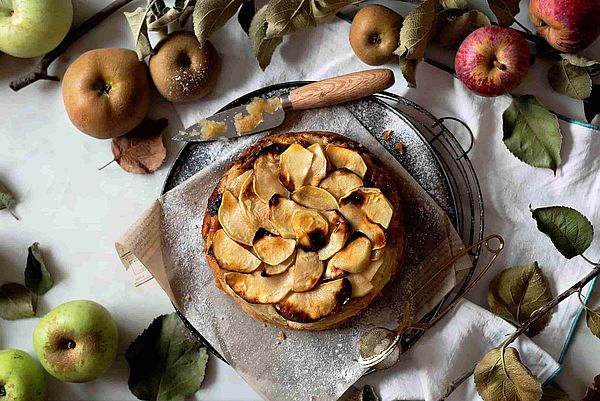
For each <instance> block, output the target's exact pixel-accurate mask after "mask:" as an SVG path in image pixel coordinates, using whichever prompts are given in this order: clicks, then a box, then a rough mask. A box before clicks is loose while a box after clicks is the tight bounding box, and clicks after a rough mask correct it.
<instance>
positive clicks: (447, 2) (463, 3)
mask: <svg viewBox="0 0 600 401" xmlns="http://www.w3.org/2000/svg"><path fill="white" fill-rule="evenodd" d="M440 6H442V8H443V9H445V10H466V9H467V8H468V7H469V3H467V0H440Z"/></svg>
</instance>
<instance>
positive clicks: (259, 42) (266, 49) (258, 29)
mask: <svg viewBox="0 0 600 401" xmlns="http://www.w3.org/2000/svg"><path fill="white" fill-rule="evenodd" d="M267 7H268V6H267V5H264V6H262V8H261V9H260V10H258V11H257V12H256V14H255V15H254V18H252V23H251V24H250V30H249V32H248V35H249V37H250V46H251V47H252V50H253V51H254V55H255V56H256V59H257V60H258V65H259V66H260V68H262V69H263V70H264V69H265V68H267V66H268V65H269V63H270V62H271V57H272V56H273V52H274V51H275V49H276V48H277V46H279V45H280V44H281V42H282V41H283V38H273V39H267V20H266V17H267V15H266V13H267Z"/></svg>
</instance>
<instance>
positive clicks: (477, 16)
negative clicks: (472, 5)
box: [436, 10, 491, 47]
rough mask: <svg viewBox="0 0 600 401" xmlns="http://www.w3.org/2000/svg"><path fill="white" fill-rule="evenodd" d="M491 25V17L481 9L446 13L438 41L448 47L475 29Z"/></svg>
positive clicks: (457, 42) (454, 44) (458, 42)
mask: <svg viewBox="0 0 600 401" xmlns="http://www.w3.org/2000/svg"><path fill="white" fill-rule="evenodd" d="M489 25H491V22H490V19H489V18H488V17H487V15H485V14H484V13H482V12H481V11H479V10H470V11H468V12H466V13H464V14H462V15H459V16H456V15H452V14H448V15H446V21H445V22H444V24H443V25H442V27H441V28H440V30H439V32H438V34H437V36H436V41H437V42H438V43H439V44H440V45H442V46H446V47H451V46H456V45H459V44H460V43H462V41H463V40H465V38H466V37H467V36H468V35H469V34H470V33H471V32H473V31H474V30H476V29H478V28H481V27H483V26H489Z"/></svg>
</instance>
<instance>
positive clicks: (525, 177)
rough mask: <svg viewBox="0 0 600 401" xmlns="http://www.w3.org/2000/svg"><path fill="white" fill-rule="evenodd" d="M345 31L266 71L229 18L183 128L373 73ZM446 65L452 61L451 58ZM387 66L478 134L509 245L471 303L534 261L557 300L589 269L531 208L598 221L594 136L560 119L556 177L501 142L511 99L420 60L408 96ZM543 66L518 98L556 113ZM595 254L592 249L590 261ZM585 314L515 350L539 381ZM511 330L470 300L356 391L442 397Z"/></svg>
mask: <svg viewBox="0 0 600 401" xmlns="http://www.w3.org/2000/svg"><path fill="white" fill-rule="evenodd" d="M386 5H389V2H387V3H386ZM349 27H350V24H349V23H347V22H345V21H343V20H341V19H338V18H333V19H332V20H331V21H329V22H328V23H325V24H322V25H319V26H318V27H316V28H313V29H310V30H307V31H305V32H303V33H302V34H300V35H292V36H290V37H288V38H286V39H284V43H283V44H282V45H281V46H280V48H279V49H277V50H276V52H275V54H274V56H273V59H272V61H271V65H270V66H269V67H268V68H267V69H266V71H265V72H262V71H261V70H260V68H259V67H258V64H257V62H256V60H255V58H254V55H253V54H252V52H251V50H250V47H249V42H248V38H247V36H246V34H245V32H244V31H243V30H242V29H241V27H240V26H239V24H238V23H237V21H235V18H234V19H232V20H230V21H229V22H228V23H227V24H226V26H225V27H224V28H223V29H221V30H220V31H219V32H217V33H216V34H215V35H214V36H213V37H212V38H211V41H212V42H213V44H214V45H215V46H216V48H217V49H222V52H223V57H222V71H221V79H219V81H218V83H217V86H216V88H215V90H214V91H213V92H212V94H211V95H209V96H208V97H206V98H204V99H202V100H200V101H197V102H194V103H191V104H185V105H176V106H175V108H176V111H177V113H178V114H179V116H180V118H181V120H182V123H183V125H184V126H188V125H191V124H193V123H194V122H195V120H196V119H197V117H199V116H209V115H211V114H213V113H214V112H216V111H217V110H218V109H219V108H221V107H222V106H223V105H225V104H226V103H228V102H229V101H231V100H233V99H235V98H237V97H239V96H241V95H243V94H245V93H247V92H250V91H253V90H255V89H258V88H261V87H264V86H268V85H271V84H275V83H279V82H285V81H294V80H318V79H323V78H328V77H331V76H335V75H339V74H344V73H348V72H353V71H358V70H363V69H366V68H369V66H367V65H365V64H363V63H361V62H360V60H358V59H357V58H356V57H355V55H354V53H353V52H352V49H351V48H350V45H349V42H348V31H349ZM431 53H432V54H435V57H440V59H441V61H444V57H446V58H447V54H446V53H449V52H447V51H446V52H443V51H436V49H434V50H433V51H432V52H431ZM432 58H433V57H432ZM446 62H447V63H451V60H450V61H447V60H446ZM449 65H451V64H449ZM386 67H389V68H392V69H393V70H394V72H395V75H396V84H395V85H394V86H393V87H392V88H391V89H390V91H392V92H394V93H397V94H400V95H402V96H406V97H408V98H409V99H411V100H414V101H416V102H417V103H418V104H420V105H421V106H423V107H425V108H427V109H428V110H429V111H431V112H432V113H433V114H434V115H436V116H438V117H442V116H453V117H458V118H461V119H462V120H463V121H465V122H466V123H467V124H468V125H469V126H470V127H471V129H472V130H473V132H474V135H475V142H474V147H473V150H472V151H471V153H470V158H471V161H472V162H473V164H474V166H475V170H476V171H477V174H478V177H479V180H480V184H481V186H482V192H483V196H484V201H485V207H486V210H485V213H486V215H485V230H486V233H498V234H501V235H502V236H503V237H504V238H505V240H506V248H505V251H504V252H503V253H502V255H501V257H500V259H499V260H498V261H497V262H496V267H495V269H494V270H492V273H490V274H488V276H487V277H486V278H485V279H484V280H483V282H482V283H481V284H480V285H479V286H478V287H477V288H476V290H475V291H474V292H473V294H471V295H470V297H469V298H470V299H472V300H473V301H474V302H476V303H478V304H479V305H482V306H483V307H487V303H486V301H485V291H486V289H487V287H488V284H489V282H490V281H491V279H492V278H493V276H494V274H495V273H494V272H498V271H499V270H500V269H501V268H504V267H507V266H515V265H526V264H529V263H531V262H533V261H534V260H537V261H538V262H539V263H540V266H541V268H542V270H543V271H544V273H545V274H546V276H547V277H548V279H549V281H550V284H551V287H552V291H553V293H555V294H558V293H559V292H562V291H563V290H565V289H566V288H567V287H569V286H570V285H572V284H573V283H574V282H576V281H578V279H579V278H581V277H582V276H583V275H584V274H585V273H586V272H587V271H589V266H588V265H587V264H585V262H583V261H582V260H580V259H577V258H576V259H573V260H570V261H567V260H565V259H564V258H563V257H562V256H561V255H560V254H559V253H558V252H557V251H556V250H555V249H554V248H553V246H552V244H551V243H550V241H549V240H548V239H547V238H546V237H545V236H544V235H543V234H541V233H540V232H538V231H537V229H536V226H535V223H534V221H533V220H532V218H531V214H530V211H529V205H530V204H531V205H532V206H533V207H538V206H547V205H555V204H564V205H568V206H571V207H575V208H577V209H578V210H580V211H581V212H583V213H584V214H586V215H587V216H588V217H589V218H590V219H591V221H598V219H599V218H600V208H599V207H598V200H596V197H595V196H594V195H593V194H594V193H598V190H600V177H598V176H597V175H596V174H595V173H594V172H595V171H597V169H598V165H599V163H600V161H599V160H598V159H597V158H596V157H595V155H597V154H598V151H599V150H600V137H597V135H598V133H597V132H596V131H594V130H591V129H587V128H583V127H580V126H577V125H573V124H568V123H565V122H562V121H561V129H562V130H563V134H564V144H563V150H562V157H563V163H562V164H561V167H560V168H559V169H558V171H557V174H556V176H554V175H553V174H552V172H551V171H549V170H541V169H534V168H532V167H529V166H527V165H525V164H523V163H522V162H520V161H519V160H517V159H516V158H515V157H514V156H512V155H511V154H510V153H509V151H508V150H507V149H506V147H505V146H504V144H503V143H502V112H503V111H504V109H506V107H508V105H509V104H510V101H511V99H510V97H508V96H501V97H497V98H482V97H479V96H476V95H474V94H473V93H471V92H469V91H468V90H467V89H466V88H465V87H464V86H463V85H462V83H461V82H460V81H458V80H457V79H455V78H454V77H453V76H452V75H450V74H448V73H447V72H445V71H442V70H440V69H438V68H436V67H433V66H431V65H429V64H427V63H421V64H420V65H419V67H418V69H417V82H418V85H419V87H418V90H414V89H408V88H407V86H406V83H405V81H404V80H403V79H402V76H401V74H400V71H399V69H398V68H397V67H396V66H395V65H394V64H390V65H386ZM542 67H543V66H540V65H535V66H534V68H533V71H532V72H531V73H530V75H529V76H528V80H527V81H526V82H525V83H524V84H523V85H522V86H521V87H520V88H519V93H532V94H536V95H538V94H540V93H541V94H542V95H543V94H545V95H546V96H540V99H541V100H542V101H543V102H544V101H547V102H548V104H549V105H550V106H551V107H553V106H559V107H560V106H561V105H562V103H564V102H565V101H564V100H562V99H561V100H557V99H556V98H559V97H558V96H553V97H551V96H548V95H549V94H550V92H549V90H548V87H544V85H539V81H540V80H541V79H543V77H545V72H543V71H545V70H543V68H542ZM540 71H542V72H540ZM540 77H542V78H540ZM561 102H562V103H561ZM576 117H578V118H579V119H581V118H582V117H581V116H576ZM449 127H450V128H451V129H453V130H454V131H455V132H457V136H459V132H460V126H459V125H457V126H453V125H451V124H449ZM460 139H461V138H460V136H459V140H460ZM463 139H464V138H463ZM465 142H466V141H465ZM465 147H466V144H465ZM597 250H598V249H597V248H594V249H591V250H590V255H593V254H594V253H595V251H597ZM579 311H580V307H579V304H578V301H577V300H576V298H575V297H571V298H570V299H568V300H567V301H565V302H563V303H561V304H560V305H559V306H558V307H557V308H556V310H555V313H554V315H553V317H552V319H551V321H550V323H549V325H548V327H547V328H546V329H545V330H544V331H543V332H542V333H541V334H539V335H538V336H536V337H534V338H533V340H532V341H531V340H528V339H525V338H523V339H522V340H521V342H519V343H518V344H519V347H523V348H522V349H523V350H524V351H523V352H522V353H521V356H522V358H523V359H524V361H525V363H526V364H527V365H528V366H529V368H530V369H531V370H532V371H533V373H534V374H535V375H537V376H538V377H539V379H540V380H541V381H542V382H544V381H546V380H548V379H549V378H551V377H552V376H553V375H554V374H556V373H558V370H559V364H558V362H557V361H559V360H560V359H561V355H562V353H563V348H565V346H566V344H567V341H565V338H567V337H568V335H569V333H570V330H571V327H572V325H573V323H574V320H575V318H576V317H577V315H578V313H579ZM513 329H514V328H513V327H512V326H511V325H510V324H508V323H506V322H505V321H504V320H502V319H500V318H499V317H496V316H494V315H493V314H491V313H490V312H487V311H486V310H485V309H483V308H481V307H477V306H476V305H474V304H473V303H470V302H464V303H462V304H461V306H460V307H457V309H456V310H455V311H454V312H453V313H452V314H451V315H449V316H448V317H447V318H445V319H444V320H443V321H442V322H440V323H439V324H438V325H437V326H436V327H435V328H434V329H432V330H431V331H430V332H429V333H427V334H426V335H425V336H424V338H422V339H421V340H420V341H419V343H418V345H417V346H416V347H415V348H413V349H412V350H411V351H409V352H408V354H407V355H406V356H405V357H404V359H403V361H401V362H400V363H399V364H398V365H396V366H395V367H394V368H392V369H389V370H386V371H382V372H378V373H377V374H375V375H371V376H369V377H367V378H365V379H363V380H362V381H361V382H360V383H359V384H360V385H362V384H367V383H368V384H372V385H374V386H375V388H376V389H378V391H379V392H380V395H381V396H382V398H383V399H384V400H394V399H419V400H421V399H424V400H428V401H429V400H436V399H438V398H439V397H440V396H441V395H442V394H443V393H444V392H445V390H446V388H447V386H448V384H449V383H450V382H452V381H453V380H455V379H457V378H458V377H460V376H462V375H463V374H464V373H465V372H467V371H469V370H470V369H471V368H472V367H473V365H474V364H475V363H476V362H477V361H478V360H479V359H481V357H482V356H483V354H484V353H485V352H486V351H487V350H489V349H490V348H493V347H495V346H498V345H500V344H501V343H502V341H503V339H504V338H505V336H506V334H509V333H510V332H511V331H512V330H513ZM450 399H451V400H463V401H464V400H476V399H479V396H478V395H477V393H476V391H475V389H474V385H473V381H472V379H470V380H467V381H466V382H465V383H464V384H463V385H462V386H461V387H460V388H459V389H458V390H457V391H455V393H454V394H453V396H452V397H451V398H450Z"/></svg>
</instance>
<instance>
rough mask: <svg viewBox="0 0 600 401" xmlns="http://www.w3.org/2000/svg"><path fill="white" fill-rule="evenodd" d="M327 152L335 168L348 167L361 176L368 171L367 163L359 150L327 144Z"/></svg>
mask: <svg viewBox="0 0 600 401" xmlns="http://www.w3.org/2000/svg"><path fill="white" fill-rule="evenodd" d="M325 152H326V154H327V158H328V159H329V162H330V163H331V164H333V166H334V167H335V168H347V169H348V170H350V171H352V172H354V173H356V174H358V175H359V176H360V177H361V178H362V177H364V176H365V174H366V173H367V165H366V163H365V161H364V159H363V158H362V156H361V155H360V154H359V153H358V152H356V151H354V150H351V149H347V148H343V147H341V146H334V145H327V148H325Z"/></svg>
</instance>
